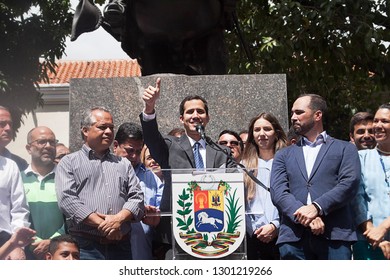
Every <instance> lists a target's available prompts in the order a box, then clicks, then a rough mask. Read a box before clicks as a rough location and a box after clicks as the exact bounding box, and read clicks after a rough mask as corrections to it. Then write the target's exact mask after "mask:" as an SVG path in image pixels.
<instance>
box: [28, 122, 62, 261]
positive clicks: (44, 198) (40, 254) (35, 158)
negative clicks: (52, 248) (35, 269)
mask: <svg viewBox="0 0 390 280" xmlns="http://www.w3.org/2000/svg"><path fill="white" fill-rule="evenodd" d="M57 142H58V141H57V139H56V136H55V135H54V132H53V131H52V130H51V129H50V128H48V127H46V126H38V127H36V128H33V129H32V130H30V132H29V133H28V134H27V145H26V149H27V152H28V153H29V154H30V156H31V163H30V165H29V166H28V167H27V169H26V170H24V171H23V172H22V179H23V184H24V189H25V192H26V198H27V203H28V205H29V208H30V217H31V221H32V228H33V229H34V230H36V232H37V234H36V236H37V238H36V240H35V242H34V243H33V244H31V246H30V247H29V248H28V250H27V252H26V254H27V258H28V259H44V258H45V255H46V253H47V251H48V248H49V244H50V239H51V238H53V237H56V236H59V235H61V234H64V233H65V230H64V220H63V215H62V213H61V211H60V209H59V208H58V204H57V196H56V192H55V184H54V176H55V170H56V165H55V163H54V159H55V156H56V144H57Z"/></svg>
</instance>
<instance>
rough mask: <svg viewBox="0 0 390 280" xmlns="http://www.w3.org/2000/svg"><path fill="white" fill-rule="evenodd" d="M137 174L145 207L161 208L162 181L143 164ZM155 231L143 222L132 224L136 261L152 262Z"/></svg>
mask: <svg viewBox="0 0 390 280" xmlns="http://www.w3.org/2000/svg"><path fill="white" fill-rule="evenodd" d="M134 170H135V173H136V175H137V177H138V179H139V180H140V185H141V190H142V191H143V193H144V200H145V205H152V206H156V207H157V208H158V207H160V202H161V196H162V191H163V188H164V185H163V183H162V182H161V180H160V179H159V178H158V177H157V176H156V175H155V174H154V173H153V171H151V170H150V169H147V168H146V167H145V166H144V165H143V164H142V163H139V164H138V165H137V166H136V167H135V168H134ZM153 234H154V230H153V228H152V227H151V226H149V225H146V224H144V223H143V222H139V223H132V224H131V234H130V242H131V253H132V256H133V259H134V260H151V259H153V256H152V241H153Z"/></svg>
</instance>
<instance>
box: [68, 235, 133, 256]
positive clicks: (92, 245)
mask: <svg viewBox="0 0 390 280" xmlns="http://www.w3.org/2000/svg"><path fill="white" fill-rule="evenodd" d="M73 237H74V238H75V239H76V240H77V242H78V243H79V246H80V260H131V259H132V256H131V245H130V238H128V239H126V240H123V241H118V242H117V243H114V244H100V243H99V242H96V241H94V240H91V239H88V238H85V237H80V236H74V235H73Z"/></svg>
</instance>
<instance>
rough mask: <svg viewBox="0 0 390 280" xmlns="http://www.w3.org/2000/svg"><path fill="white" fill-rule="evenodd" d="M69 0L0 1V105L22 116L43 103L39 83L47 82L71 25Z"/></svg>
mask: <svg viewBox="0 0 390 280" xmlns="http://www.w3.org/2000/svg"><path fill="white" fill-rule="evenodd" d="M72 16H73V14H72V13H71V12H70V0H1V1H0V42H1V45H0V105H3V106H6V107H9V108H10V109H11V111H12V115H13V120H14V127H15V130H17V129H18V128H19V127H20V121H21V118H22V115H25V114H27V113H29V112H32V111H33V110H34V109H36V107H37V105H41V104H42V97H41V95H40V94H39V91H38V90H37V87H38V81H41V80H44V81H47V80H48V73H49V72H54V67H55V66H56V64H55V61H56V59H58V58H60V57H61V56H62V54H63V53H64V50H65V39H66V36H67V35H69V34H70V31H71V25H72Z"/></svg>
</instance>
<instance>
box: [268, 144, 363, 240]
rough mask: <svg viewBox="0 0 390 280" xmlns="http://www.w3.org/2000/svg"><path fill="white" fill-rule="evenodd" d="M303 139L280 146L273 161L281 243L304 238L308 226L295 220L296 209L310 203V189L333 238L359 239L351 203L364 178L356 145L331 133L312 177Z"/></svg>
mask: <svg viewBox="0 0 390 280" xmlns="http://www.w3.org/2000/svg"><path fill="white" fill-rule="evenodd" d="M301 142H302V141H300V142H299V143H298V144H297V145H292V146H289V147H287V148H285V149H282V150H280V151H279V152H278V153H276V155H275V158H274V161H273V166H272V172H271V199H272V202H273V203H274V204H275V205H276V207H277V208H278V209H279V212H280V214H281V226H280V231H279V237H278V241H277V243H284V242H295V241H298V240H300V239H301V236H302V233H303V231H304V230H305V227H304V226H302V225H301V224H299V223H298V222H296V221H295V220H294V216H293V213H294V212H295V211H296V210H297V209H298V208H299V207H301V206H303V205H306V202H307V196H308V192H310V196H311V200H312V202H316V203H318V204H319V205H320V206H321V208H322V211H323V215H322V219H323V221H324V223H325V233H324V236H325V237H326V238H327V239H330V240H342V241H355V240H356V232H355V226H354V222H353V218H352V216H353V213H352V209H351V207H350V206H349V204H350V201H351V200H352V199H353V197H354V196H355V195H356V193H357V190H358V186H359V181H360V161H359V156H358V153H357V149H356V147H355V146H354V145H353V144H351V143H348V142H345V141H341V140H337V139H334V138H331V137H328V139H327V140H326V142H325V143H324V144H323V145H322V147H321V149H320V151H319V153H318V156H317V159H316V161H315V163H314V166H313V170H312V173H311V175H310V177H308V175H307V172H306V166H305V160H304V156H303V150H302V143H301Z"/></svg>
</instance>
